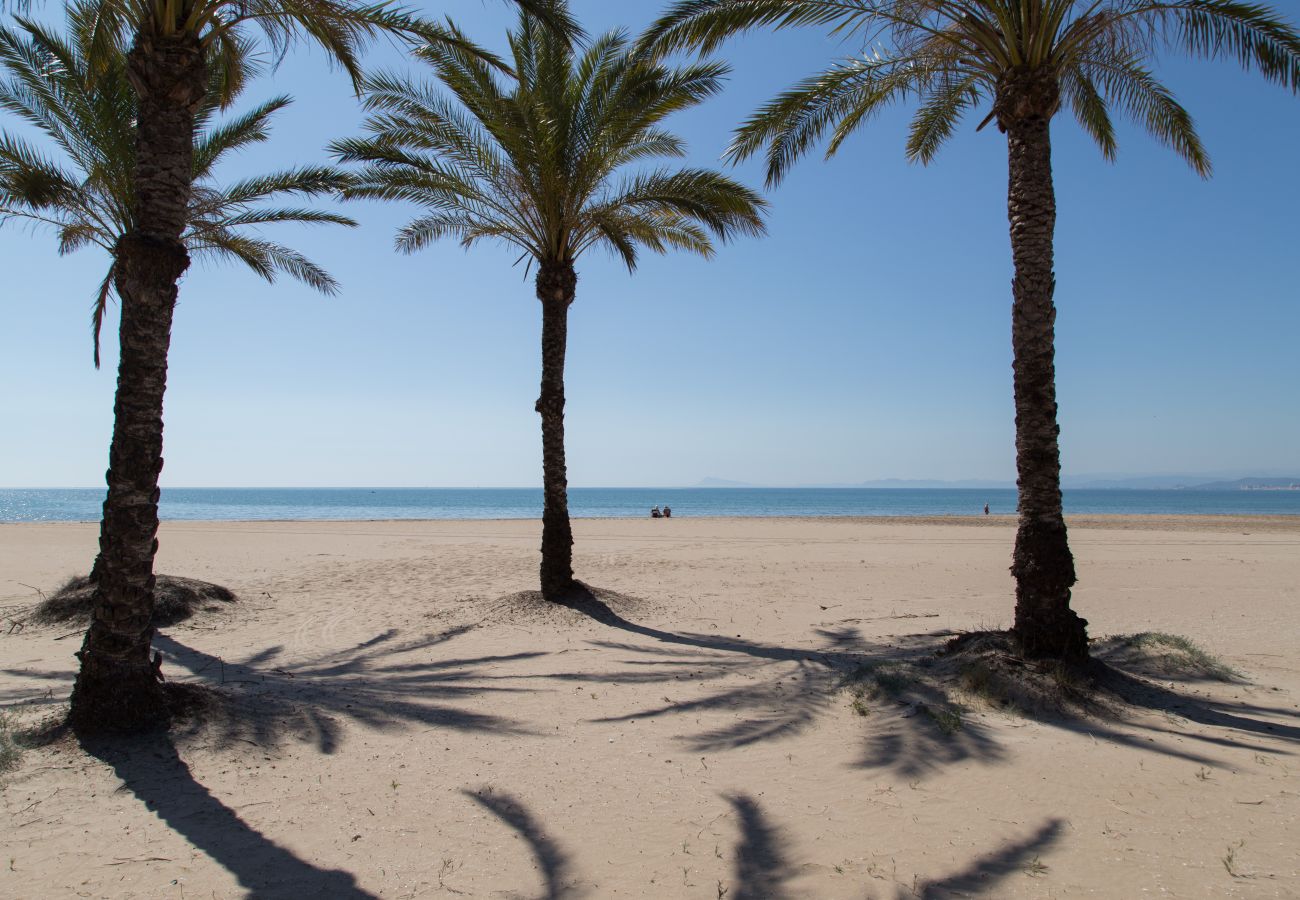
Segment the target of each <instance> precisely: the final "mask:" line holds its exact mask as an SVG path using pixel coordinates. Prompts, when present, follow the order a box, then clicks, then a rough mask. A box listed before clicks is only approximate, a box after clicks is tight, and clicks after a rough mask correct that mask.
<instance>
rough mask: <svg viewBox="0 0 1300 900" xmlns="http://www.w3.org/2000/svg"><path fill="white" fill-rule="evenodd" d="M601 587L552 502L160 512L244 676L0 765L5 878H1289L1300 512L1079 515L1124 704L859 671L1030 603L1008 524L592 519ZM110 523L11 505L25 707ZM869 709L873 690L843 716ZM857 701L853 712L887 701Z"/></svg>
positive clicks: (1240, 881)
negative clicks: (550, 596)
mask: <svg viewBox="0 0 1300 900" xmlns="http://www.w3.org/2000/svg"><path fill="white" fill-rule="evenodd" d="M575 530H576V537H577V544H576V570H577V572H578V575H579V577H580V578H582V579H583V581H584V582H586V583H587V584H589V585H591V586H592V588H593V594H594V597H593V603H592V605H590V606H589V607H588V608H587V609H586V610H585V611H584V610H573V609H556V608H553V607H550V606H548V605H546V604H544V603H541V602H540V601H539V600H538V599H537V598H536V597H534V596H531V595H529V594H528V593H527V591H529V590H530V589H531V588H534V587H535V581H536V576H537V545H538V542H539V533H540V526H539V524H538V523H535V522H368V523H356V522H351V523H349V522H334V523H324V522H260V523H181V522H172V523H167V524H165V525H164V528H163V532H162V536H161V541H162V549H161V552H160V555H159V560H158V567H159V571H163V572H168V573H172V574H176V575H183V576H187V577H191V578H198V579H203V580H208V581H213V582H217V583H220V584H224V585H226V586H228V587H230V588H231V589H233V590H234V591H235V592H236V593H237V594H238V595H239V597H240V601H239V602H238V603H236V604H234V605H233V606H232V607H230V608H228V609H222V610H220V611H216V612H212V613H206V614H203V615H200V616H198V617H196V618H194V619H191V620H189V621H187V622H184V623H181V624H178V625H174V626H171V627H168V628H166V629H164V630H163V631H162V632H161V633H160V635H159V637H158V640H157V646H158V647H159V648H160V649H161V650H162V651H163V653H164V654H165V658H166V663H165V671H166V672H167V673H168V675H169V677H170V678H171V679H172V680H173V681H175V682H180V683H193V684H207V685H216V686H219V687H220V689H221V694H220V697H221V699H220V700H219V701H216V702H214V703H212V704H211V705H209V706H208V707H207V708H206V709H204V710H203V713H202V715H201V716H200V717H199V718H197V719H195V720H192V721H191V722H189V723H188V724H182V725H180V726H178V728H177V729H176V731H175V733H174V734H173V735H172V736H171V737H170V738H152V739H141V740H138V741H134V742H131V743H129V744H125V745H124V744H120V743H119V744H117V745H103V746H88V747H85V748H82V747H80V746H78V745H77V744H76V743H75V742H73V741H72V740H71V739H70V738H61V739H59V740H56V741H55V742H53V743H52V744H49V745H47V746H42V747H38V748H35V749H29V750H26V751H25V752H24V753H23V754H22V756H21V757H20V759H19V762H18V764H17V766H16V768H15V769H14V770H12V771H11V772H10V773H8V774H7V775H4V776H0V781H2V782H3V787H2V788H0V804H2V805H3V808H4V820H5V822H6V826H5V828H4V829H3V830H2V831H0V896H4V897H15V898H43V897H72V896H81V897H111V898H134V897H140V898H153V897H158V898H180V897H193V898H210V897H211V898H231V897H245V896H248V897H259V898H303V897H312V896H317V897H322V898H333V897H342V898H347V897H355V898H362V897H391V898H406V897H443V896H447V897H453V896H474V897H545V898H578V897H587V898H605V897H669V898H672V897H683V898H694V897H698V898H707V900H717V898H726V900H745V898H749V900H753V898H862V897H876V898H896V897H914V896H919V897H936V898H937V897H960V896H985V897H1007V898H1041V897H1090V896H1096V897H1141V896H1173V897H1297V896H1300V757H1298V756H1297V754H1298V752H1300V707H1298V706H1297V703H1298V696H1297V692H1300V665H1298V664H1297V661H1296V660H1297V657H1296V649H1295V648H1296V645H1297V640H1298V638H1300V624H1298V623H1300V619H1297V609H1298V608H1300V521H1296V520H1294V519H1285V518H1279V519H1268V520H1257V519H1240V518H1218V517H1206V518H1196V519H1177V518H1170V517H1124V518H1119V519H1105V518H1100V517H1090V518H1086V519H1078V520H1075V521H1074V522H1073V523H1072V531H1071V537H1072V543H1073V546H1074V549H1075V553H1076V556H1077V559H1078V566H1079V571H1080V584H1079V586H1078V588H1077V590H1076V594H1075V597H1076V607H1077V608H1078V609H1079V610H1080V612H1081V613H1082V614H1083V615H1084V616H1086V617H1087V618H1088V619H1089V621H1090V623H1091V625H1090V627H1091V631H1092V633H1093V635H1094V636H1098V637H1100V636H1103V635H1113V634H1130V633H1135V632H1172V633H1176V634H1180V635H1185V636H1187V637H1188V638H1190V639H1192V640H1194V641H1196V642H1197V643H1199V644H1201V645H1203V646H1204V647H1206V648H1207V649H1209V650H1211V651H1212V652H1213V653H1215V654H1216V655H1218V656H1219V657H1220V658H1221V659H1222V660H1223V661H1224V662H1225V663H1226V664H1228V665H1230V666H1232V667H1233V668H1235V669H1236V670H1238V671H1239V672H1240V673H1241V677H1240V678H1236V679H1232V680H1229V681H1216V680H1212V679H1207V678H1202V677H1199V676H1196V675H1194V674H1184V673H1178V672H1169V673H1165V674H1162V675H1158V676H1157V675H1155V674H1152V673H1150V672H1147V673H1145V674H1142V673H1139V681H1140V685H1141V688H1142V692H1143V693H1142V694H1141V702H1140V703H1139V704H1138V705H1136V706H1131V707H1129V708H1127V709H1125V710H1122V711H1120V712H1122V715H1120V714H1119V713H1116V714H1113V715H1101V714H1098V715H1093V716H1088V717H1073V718H1070V717H1061V716H1051V715H1047V716H1025V715H1019V714H1015V713H1013V712H1007V711H1002V710H998V709H994V708H992V707H989V706H987V705H985V704H982V703H979V702H977V700H976V698H968V701H969V702H967V709H966V710H965V712H963V714H962V716H961V721H960V723H959V725H957V726H955V727H953V728H952V729H950V730H951V733H948V731H947V730H945V728H944V727H941V725H942V723H940V722H939V721H938V720H937V719H936V718H935V717H933V716H931V715H926V714H922V713H924V712H925V708H924V707H923V706H922V705H918V704H917V703H899V702H896V701H895V700H894V699H892V698H891V697H889V696H881V697H878V698H875V699H868V698H865V697H863V698H862V699H861V700H860V702H859V703H856V704H855V703H854V695H853V692H852V691H851V690H849V689H846V687H845V685H846V683H856V682H855V678H858V677H859V676H860V675H861V673H862V672H863V671H865V669H864V667H874V668H875V670H876V671H879V670H880V669H881V667H885V668H886V669H888V666H890V665H891V664H897V663H899V662H904V661H907V660H913V659H917V658H920V657H922V656H924V655H926V654H928V653H929V652H931V651H932V650H933V649H935V648H936V647H938V646H941V645H942V643H943V642H944V641H945V640H947V639H948V638H949V637H951V636H952V635H953V634H954V633H957V632H961V631H967V630H975V629H990V628H999V627H1005V626H1006V625H1007V624H1008V622H1009V620H1010V616H1011V609H1012V599H1011V598H1012V595H1013V589H1012V582H1011V578H1010V575H1009V574H1008V572H1007V566H1008V563H1009V556H1010V546H1011V541H1012V537H1013V524H1012V523H1011V522H1010V521H1009V520H1006V519H993V520H984V519H971V520H964V521H952V520H928V521H925V522H916V521H905V520H888V521H879V520H829V519H805V520H789V519H782V520H728V519H701V520H691V519H673V520H669V521H651V520H579V521H577V522H576V523H575ZM95 539H96V527H95V526H92V525H81V524H51V525H5V526H0V554H2V555H0V606H3V607H5V609H4V614H5V616H6V618H5V620H4V626H3V628H0V670H2V671H0V703H3V704H4V705H5V706H6V707H8V708H9V709H10V710H11V718H13V719H14V720H15V721H16V723H17V724H18V725H19V726H20V727H21V726H23V725H30V724H32V723H35V722H37V721H38V720H39V719H40V718H41V717H42V716H45V715H48V714H52V713H55V712H57V710H58V709H59V708H60V705H61V704H62V703H63V702H64V699H65V697H66V694H67V691H68V688H69V685H70V683H71V677H72V675H73V672H74V669H73V664H74V663H75V660H74V659H73V658H72V656H71V654H72V653H73V651H75V650H76V649H77V645H78V643H79V635H78V634H76V633H75V632H74V630H73V629H68V628H59V627H55V626H42V627H36V626H34V625H29V626H28V627H25V628H19V627H15V628H13V630H12V632H11V633H6V632H9V631H10V628H11V625H10V623H11V622H12V621H14V620H21V619H22V618H23V607H25V606H28V605H30V604H31V603H32V602H33V600H35V599H37V598H36V595H35V593H34V591H33V590H32V589H31V588H29V587H24V586H23V585H30V586H35V587H37V588H41V589H44V590H49V589H52V588H54V587H56V586H57V585H58V584H59V583H60V582H61V581H63V580H64V579H65V578H66V577H68V576H69V575H72V574H75V573H77V572H79V571H81V570H83V569H84V568H85V567H86V566H87V565H88V564H89V562H90V560H91V559H92V557H93V548H94V546H95ZM855 706H857V707H858V708H857V709H855ZM863 711H865V712H866V715H865V716H864V715H860V714H859V713H860V712H863Z"/></svg>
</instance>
